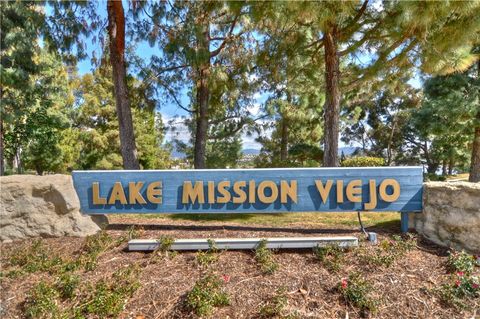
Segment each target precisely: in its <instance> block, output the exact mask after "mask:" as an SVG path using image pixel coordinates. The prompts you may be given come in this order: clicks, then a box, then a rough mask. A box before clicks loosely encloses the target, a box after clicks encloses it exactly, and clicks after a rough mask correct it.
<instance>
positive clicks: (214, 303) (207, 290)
mask: <svg viewBox="0 0 480 319" xmlns="http://www.w3.org/2000/svg"><path fill="white" fill-rule="evenodd" d="M228 304H230V298H229V297H228V295H227V294H226V293H225V292H224V291H223V290H222V281H221V280H220V278H218V277H217V276H215V275H213V274H208V275H206V276H205V277H203V278H201V279H199V280H197V282H195V285H194V286H193V288H192V290H191V291H189V292H188V294H187V306H188V307H189V308H190V309H191V310H193V311H194V312H195V313H196V314H197V315H198V316H208V315H210V314H211V313H212V312H213V309H214V308H215V307H220V306H226V305H228Z"/></svg>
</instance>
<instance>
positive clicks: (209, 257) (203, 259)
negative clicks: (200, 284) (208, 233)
mask: <svg viewBox="0 0 480 319" xmlns="http://www.w3.org/2000/svg"><path fill="white" fill-rule="evenodd" d="M208 245H209V249H208V250H207V251H205V252H203V251H198V252H197V255H196V260H197V262H198V264H199V265H200V266H202V267H208V266H209V265H211V264H213V263H215V262H217V261H218V258H219V255H218V248H217V246H216V244H215V241H214V240H213V239H208Z"/></svg>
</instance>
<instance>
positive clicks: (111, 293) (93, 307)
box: [82, 266, 140, 318]
mask: <svg viewBox="0 0 480 319" xmlns="http://www.w3.org/2000/svg"><path fill="white" fill-rule="evenodd" d="M138 272H139V270H138V268H137V267H135V266H129V267H126V268H123V269H120V270H118V271H116V272H115V273H114V274H113V276H112V278H111V279H108V280H101V281H99V282H98V283H97V284H96V285H95V288H94V290H93V291H92V294H91V295H90V296H89V298H90V300H88V301H87V302H85V304H84V307H82V308H83V309H82V312H83V313H86V314H92V315H96V316H99V317H100V318H104V317H107V316H114V317H116V316H118V315H119V314H120V312H122V311H123V309H124V307H125V304H126V302H127V300H128V299H129V298H130V297H132V295H133V294H134V293H135V291H136V290H137V289H138V288H140V283H139V282H138V279H137V276H138Z"/></svg>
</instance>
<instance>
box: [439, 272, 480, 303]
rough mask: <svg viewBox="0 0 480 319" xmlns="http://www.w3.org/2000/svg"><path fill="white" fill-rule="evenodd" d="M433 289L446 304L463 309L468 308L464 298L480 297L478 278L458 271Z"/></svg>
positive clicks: (479, 281)
mask: <svg viewBox="0 0 480 319" xmlns="http://www.w3.org/2000/svg"><path fill="white" fill-rule="evenodd" d="M435 291H436V293H437V295H438V296H439V297H440V300H441V301H442V302H443V303H445V304H446V305H449V306H453V307H457V308H463V309H465V308H468V305H467V303H465V300H466V299H469V298H478V297H480V280H479V278H478V277H475V276H470V275H467V274H465V273H463V272H461V271H460V272H457V273H456V274H455V275H453V276H452V277H451V280H450V282H449V283H445V284H443V285H442V286H441V287H440V288H438V289H436V290H435Z"/></svg>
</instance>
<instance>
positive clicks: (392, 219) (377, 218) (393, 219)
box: [135, 212, 400, 227]
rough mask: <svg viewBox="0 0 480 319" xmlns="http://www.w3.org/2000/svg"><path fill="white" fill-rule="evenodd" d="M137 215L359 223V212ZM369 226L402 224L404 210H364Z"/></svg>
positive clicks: (201, 219) (271, 222)
mask: <svg viewBox="0 0 480 319" xmlns="http://www.w3.org/2000/svg"><path fill="white" fill-rule="evenodd" d="M135 217H141V218H153V219H159V220H179V221H194V222H198V223H208V222H229V223H239V224H249V225H251V224H258V225H272V226H290V225H292V224H304V225H305V224H309V225H319V226H324V225H331V226H347V227H351V226H358V219H357V213H355V212H353V213H351V212H348V213H280V214H266V213H262V214H239V213H231V214H175V215H160V214H157V215H156V214H146V215H144V214H139V215H135ZM362 221H363V223H364V225H365V227H372V226H381V227H396V226H398V227H400V213H392V212H385V213H384V212H382V213H379V212H376V213H362Z"/></svg>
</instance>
